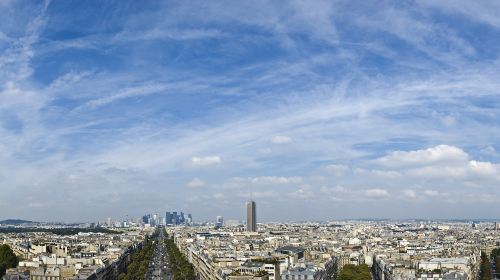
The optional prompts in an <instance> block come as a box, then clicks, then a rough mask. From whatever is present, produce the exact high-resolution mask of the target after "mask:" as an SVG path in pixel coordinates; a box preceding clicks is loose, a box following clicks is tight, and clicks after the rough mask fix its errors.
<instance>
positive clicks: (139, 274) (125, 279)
mask: <svg viewBox="0 0 500 280" xmlns="http://www.w3.org/2000/svg"><path fill="white" fill-rule="evenodd" d="M154 248H155V244H154V241H153V240H152V238H147V239H146V241H145V242H144V246H143V247H142V248H141V249H140V250H138V251H135V252H134V253H132V255H131V258H132V259H131V262H130V264H129V265H128V266H127V271H126V272H122V273H120V275H118V280H143V279H145V278H146V272H147V271H148V267H149V263H150V262H151V258H152V257H153V251H154Z"/></svg>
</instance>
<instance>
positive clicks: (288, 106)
mask: <svg viewBox="0 0 500 280" xmlns="http://www.w3.org/2000/svg"><path fill="white" fill-rule="evenodd" d="M462 4H464V6H460V5H457V4H455V3H451V2H446V1H444V2H440V3H430V2H425V1H418V2H417V3H416V5H414V6H405V5H398V4H396V3H395V2H385V3H383V4H380V3H374V2H364V3H363V4H362V5H359V6H357V7H356V9H353V7H352V4H351V3H348V2H342V1H314V2H311V3H308V4H307V9H306V8H304V3H302V2H300V1H291V2H288V3H285V4H283V3H280V4H276V3H271V2H267V1H257V2H255V3H252V5H248V4H245V3H236V2H226V3H220V2H211V3H205V2H203V3H202V2H196V1H195V2H182V3H181V2H178V3H149V4H147V5H138V6H136V5H135V4H133V3H131V4H130V6H126V5H125V6H124V5H123V4H122V3H121V2H120V1H110V2H108V3H106V5H109V6H107V7H108V10H109V11H113V12H112V14H110V16H109V18H107V19H106V20H104V19H102V18H100V15H101V14H102V13H100V12H99V11H101V9H102V7H101V6H93V5H92V4H88V6H87V7H86V9H88V10H89V11H94V12H93V13H89V17H88V18H87V17H86V16H85V17H82V16H81V15H76V14H73V13H72V11H74V10H78V7H76V8H74V7H71V8H70V7H69V6H68V4H66V3H64V2H53V3H50V5H48V4H47V5H43V3H38V4H33V6H26V5H25V4H23V3H15V2H10V3H8V5H0V9H10V10H9V12H4V11H5V10H2V11H0V12H2V14H3V15H6V16H5V17H2V19H1V20H0V21H1V23H2V24H1V25H0V26H1V27H0V73H3V74H4V75H0V167H1V168H0V170H1V171H0V189H1V190H2V191H5V192H6V193H9V197H8V198H7V199H2V200H3V201H4V204H5V205H6V207H5V208H6V209H9V210H8V211H9V212H8V213H5V214H4V213H2V214H3V215H9V216H23V215H24V216H28V215H30V212H28V211H27V210H24V209H21V208H19V207H17V206H15V205H13V204H12V203H10V202H9V201H16V200H19V199H20V198H22V197H24V196H25V195H26V194H36V195H38V196H40V198H43V197H44V195H45V194H50V193H58V194H60V195H61V196H62V197H68V201H70V202H72V203H74V202H75V201H78V199H79V197H84V198H85V199H82V200H81V201H80V203H82V205H85V206H88V207H85V209H89V210H87V211H88V212H86V213H85V217H88V219H94V218H99V217H100V215H102V213H110V214H106V216H109V215H116V216H118V215H121V214H122V213H124V212H127V213H129V214H132V212H133V215H137V216H138V215H140V214H142V212H144V211H160V210H161V211H163V210H164V209H161V207H164V205H165V203H166V202H168V203H169V204H171V205H172V207H177V208H184V209H190V210H191V211H192V212H194V213H195V214H196V212H198V213H200V216H202V215H206V217H212V216H214V215H215V214H217V215H219V214H224V215H226V214H225V213H227V214H228V215H229V214H233V213H236V212H237V211H234V209H236V208H238V207H241V205H242V204H243V201H244V200H245V199H246V198H248V192H253V193H254V196H255V197H256V198H258V199H259V203H262V204H263V205H269V204H270V202H271V201H272V203H273V205H276V207H283V206H284V205H289V204H290V203H293V202H299V201H303V200H306V201H308V200H310V201H314V202H315V203H314V205H312V204H311V208H310V209H306V211H304V212H303V213H295V212H293V211H292V212H290V213H289V214H287V213H281V212H279V211H278V212H279V213H278V214H276V212H277V211H270V209H271V208H270V207H268V208H266V207H267V206H265V207H263V209H264V210H263V213H262V215H260V216H262V217H263V218H268V219H271V218H274V217H273V215H278V216H279V217H278V219H279V218H282V219H294V218H296V219H301V218H307V217H310V216H318V218H323V219H328V218H331V217H329V216H327V214H323V213H332V212H335V213H339V215H344V216H346V217H348V216H350V215H355V216H366V215H365V213H372V212H371V211H370V210H371V209H373V204H372V203H377V201H378V200H380V199H383V200H384V206H383V207H380V212H377V214H379V215H384V214H385V215H393V213H394V211H391V209H393V208H394V207H397V206H398V201H399V200H400V198H402V199H404V201H405V203H407V204H408V205H409V206H408V207H407V208H406V207H405V211H402V212H401V213H400V215H402V216H405V215H406V216H412V217H415V216H417V215H418V214H419V213H423V214H422V215H427V216H431V215H432V212H431V211H433V210H436V209H435V208H433V206H432V205H426V207H425V209H428V210H425V211H428V212H425V211H424V212H422V209H420V208H419V206H421V205H423V204H425V203H427V202H426V201H430V202H432V201H433V200H436V201H437V200H439V201H444V202H443V203H449V204H447V205H448V206H449V207H450V209H452V210H450V215H468V214H467V213H466V212H465V211H466V210H467V206H464V207H462V208H461V209H458V208H453V205H454V204H453V203H456V202H457V201H459V202H462V204H464V205H467V203H472V202H474V201H478V200H479V199H481V201H483V202H485V203H486V204H487V205H486V206H485V207H483V208H481V209H477V207H476V205H474V209H477V210H476V212H475V213H477V216H485V217H486V216H487V215H488V213H490V212H491V209H495V207H497V206H496V205H495V204H493V203H491V200H492V199H491V198H495V197H499V196H500V194H499V193H498V191H497V188H495V186H496V184H497V183H498V162H499V161H500V158H499V155H498V153H496V152H495V151H496V150H498V149H499V147H498V146H497V144H496V143H497V142H498V141H497V140H498V139H499V137H500V127H499V126H498V116H499V115H500V111H499V109H498V108H500V106H497V105H500V99H499V92H498V88H499V87H500V83H499V82H498V75H499V74H500V73H499V72H500V71H499V69H500V68H499V65H500V64H499V63H498V61H497V60H496V57H497V56H498V53H499V51H500V50H499V48H498V46H499V45H500V44H499V43H500V42H498V39H497V38H500V37H499V36H498V35H499V34H500V31H499V29H498V24H497V23H496V22H495V19H494V18H492V15H493V14H497V13H496V12H497V11H496V8H497V5H495V4H493V3H487V2H484V3H473V4H470V3H468V4H465V3H462ZM222 6H224V8H223V9H222V8H221V7H222ZM375 6H376V7H377V9H374V8H373V7H375ZM466 6H467V7H466ZM200 7H203V9H201V8H200ZM464 7H466V8H464ZM132 11H133V13H132ZM256 11H259V12H256ZM11 15H12V16H11ZM462 19H465V20H464V21H462ZM458 22H460V25H458V24H457V23H458ZM14 23H15V24H14ZM477 28H479V29H481V30H482V31H484V32H476V31H475V30H477ZM470 34H475V36H474V38H471V37H470ZM478 50H481V51H478ZM64 174H66V175H67V174H70V175H71V176H69V175H68V176H63V175H64ZM193 178H194V179H193ZM7 179H8V180H7ZM56 186H57V187H56ZM96 186H99V187H101V188H102V189H105V190H106V192H107V193H106V194H108V195H109V196H110V197H113V203H114V204H113V205H111V206H110V207H107V206H103V205H106V204H105V203H103V204H99V205H98V206H96V205H95V201H99V199H100V198H99V196H100V195H101V193H100V192H98V191H97V189H96V188H97V187H96ZM340 186H341V187H340ZM243 190H245V191H243ZM477 190H481V192H482V193H484V194H487V195H488V197H489V199H487V198H486V197H480V196H476V197H474V195H473V194H474V192H476V191H477ZM152 192H153V193H155V194H156V195H155V196H154V197H153V198H151V195H149V194H150V193H152ZM283 192H286V194H285V195H283ZM171 193H175V194H176V196H177V197H178V199H172V198H171ZM76 194H78V195H76ZM131 198H133V199H131ZM184 198H185V199H184ZM211 199H217V200H218V201H220V202H221V203H220V207H219V208H217V210H206V209H210V207H207V205H206V203H207V202H206V201H209V200H211ZM125 200H129V201H132V200H133V202H132V203H130V204H128V206H127V207H125V206H123V205H120V203H119V202H120V201H125ZM332 200H334V201H335V202H336V203H332ZM194 201H196V202H194ZM357 202H363V203H362V206H360V207H358V208H356V209H350V208H349V207H350V205H351V204H352V203H357ZM68 203H69V202H68ZM357 204H359V203H357ZM151 205H153V206H151ZM62 207H64V205H50V207H49V206H43V205H40V207H39V208H37V209H38V210H39V211H37V213H36V215H39V217H40V218H42V219H43V217H48V216H51V215H53V214H54V213H56V212H57V213H59V212H61V211H60V210H61V209H62ZM314 207H318V208H314ZM336 207H338V208H336ZM391 207H392V208H391ZM412 207H413V208H412ZM151 208H157V210H155V209H151ZM319 208H321V209H322V211H317V210H318V209H319ZM325 209H326V211H324V210H325ZM342 209H348V210H349V211H348V210H345V212H342V211H343V210H342ZM333 210H335V211H333ZM215 211H219V212H217V213H215ZM63 212H64V213H65V215H66V216H65V217H63V218H64V219H67V220H71V219H75V218H79V217H81V216H82V215H81V214H80V213H72V212H71V211H69V212H66V211H63ZM233 215H235V214H233ZM287 215H290V216H287ZM321 215H322V216H321ZM373 215H375V213H373ZM398 215H399V213H398ZM320 216H321V217H320ZM28 218H30V217H28ZM234 218H239V217H234Z"/></svg>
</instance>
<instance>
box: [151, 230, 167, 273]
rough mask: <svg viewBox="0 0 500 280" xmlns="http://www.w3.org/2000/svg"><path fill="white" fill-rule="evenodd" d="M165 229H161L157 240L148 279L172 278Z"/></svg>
mask: <svg viewBox="0 0 500 280" xmlns="http://www.w3.org/2000/svg"><path fill="white" fill-rule="evenodd" d="M164 240H165V231H164V230H163V229H160V234H159V235H158V237H157V240H155V241H154V242H155V244H156V246H155V249H154V252H153V258H152V259H151V262H150V264H149V268H148V272H147V274H146V279H147V280H171V279H172V274H171V273H170V271H169V269H168V256H167V252H166V249H165V245H164Z"/></svg>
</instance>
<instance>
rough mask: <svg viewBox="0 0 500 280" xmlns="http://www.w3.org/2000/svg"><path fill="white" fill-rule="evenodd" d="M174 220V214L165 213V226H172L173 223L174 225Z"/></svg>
mask: <svg viewBox="0 0 500 280" xmlns="http://www.w3.org/2000/svg"><path fill="white" fill-rule="evenodd" d="M172 218H173V215H172V213H170V212H165V224H166V225H171V224H173V223H172Z"/></svg>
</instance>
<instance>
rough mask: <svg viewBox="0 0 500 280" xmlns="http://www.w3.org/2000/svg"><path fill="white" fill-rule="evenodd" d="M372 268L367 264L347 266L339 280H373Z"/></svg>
mask: <svg viewBox="0 0 500 280" xmlns="http://www.w3.org/2000/svg"><path fill="white" fill-rule="evenodd" d="M371 279H372V276H371V273H370V268H369V267H368V266H367V265H366V264H362V265H353V264H348V265H345V266H344V268H343V269H342V271H341V272H340V274H339V277H338V280H371Z"/></svg>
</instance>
